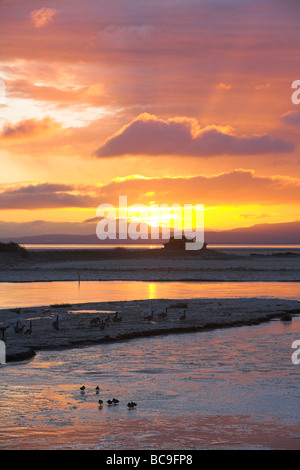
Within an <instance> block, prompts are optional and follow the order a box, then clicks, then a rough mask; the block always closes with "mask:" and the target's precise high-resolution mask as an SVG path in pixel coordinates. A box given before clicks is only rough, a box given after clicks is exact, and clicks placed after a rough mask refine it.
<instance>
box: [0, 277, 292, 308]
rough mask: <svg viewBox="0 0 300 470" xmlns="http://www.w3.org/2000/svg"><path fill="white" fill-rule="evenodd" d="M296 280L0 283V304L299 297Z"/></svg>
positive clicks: (23, 304) (21, 305) (16, 305)
mask: <svg viewBox="0 0 300 470" xmlns="http://www.w3.org/2000/svg"><path fill="white" fill-rule="evenodd" d="M299 290H300V285H299V283H297V282H145V281H81V282H80V284H79V283H78V282H76V281H61V282H24V283H22V282H20V283H16V282H13V283H10V282H3V283H0V308H10V307H25V306H27V307H30V306H37V305H49V304H53V303H80V302H81V303H83V302H108V301H123V300H144V299H154V298H156V299H167V298H169V299H188V298H236V297H275V298H285V299H294V300H298V299H300V296H299Z"/></svg>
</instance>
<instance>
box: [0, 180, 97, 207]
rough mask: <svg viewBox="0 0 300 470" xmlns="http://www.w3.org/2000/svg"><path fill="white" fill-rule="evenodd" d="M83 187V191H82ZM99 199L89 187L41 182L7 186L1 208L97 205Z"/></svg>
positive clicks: (1, 197)
mask: <svg viewBox="0 0 300 470" xmlns="http://www.w3.org/2000/svg"><path fill="white" fill-rule="evenodd" d="M80 189H81V191H80ZM97 204H98V199H96V198H95V195H93V194H90V193H89V191H88V189H87V190H86V191H85V190H84V189H83V188H76V187H75V186H72V185H67V184H54V183H40V184H35V185H32V184H31V185H27V186H19V187H13V188H7V189H5V190H4V191H2V192H1V193H0V209H2V210H3V209H27V210H29V209H46V208H47V209H50V208H63V207H96V206H97Z"/></svg>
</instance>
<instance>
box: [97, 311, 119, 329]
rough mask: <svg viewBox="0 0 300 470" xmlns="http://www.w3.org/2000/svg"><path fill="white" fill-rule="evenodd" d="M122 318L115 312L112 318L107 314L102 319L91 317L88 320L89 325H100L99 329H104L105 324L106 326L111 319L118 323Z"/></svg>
mask: <svg viewBox="0 0 300 470" xmlns="http://www.w3.org/2000/svg"><path fill="white" fill-rule="evenodd" d="M122 320H123V317H122V316H120V314H119V312H115V313H114V316H113V317H112V319H111V318H110V316H109V314H108V315H107V317H106V318H105V319H104V320H101V319H100V317H95V318H92V319H91V322H90V325H91V326H100V328H101V330H104V328H105V327H106V326H108V325H109V324H110V322H111V321H112V322H115V323H119V322H121V321H122Z"/></svg>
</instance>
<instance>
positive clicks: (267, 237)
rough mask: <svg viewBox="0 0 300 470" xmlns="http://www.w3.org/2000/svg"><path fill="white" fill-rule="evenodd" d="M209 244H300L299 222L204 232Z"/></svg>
mask: <svg viewBox="0 0 300 470" xmlns="http://www.w3.org/2000/svg"><path fill="white" fill-rule="evenodd" d="M205 241H206V242H207V243H208V245H209V244H242V245H247V244H251V245H259V244H262V245H276V244H278V245H285V244H287V245H288V244H291V245H293V244H300V222H298V221H297V222H288V223H282V224H257V225H253V226H252V227H246V228H235V229H232V230H226V231H220V232H213V231H207V232H205Z"/></svg>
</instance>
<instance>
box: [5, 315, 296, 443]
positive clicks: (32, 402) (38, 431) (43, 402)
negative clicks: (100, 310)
mask: <svg viewBox="0 0 300 470" xmlns="http://www.w3.org/2000/svg"><path fill="white" fill-rule="evenodd" d="M299 337H300V321H299V319H298V318H295V319H294V320H293V322H291V323H286V324H284V323H282V322H280V321H272V322H270V323H268V324H262V325H257V326H252V327H241V328H235V329H234V328H230V329H228V330H216V331H210V332H202V333H190V334H182V335H169V336H167V337H164V338H161V337H160V338H152V339H136V340H133V341H131V342H125V343H118V344H107V345H105V346H100V345H99V346H93V347H86V348H81V349H73V350H67V351H44V352H40V353H39V354H38V355H37V356H36V357H35V359H34V360H32V361H30V362H28V363H23V364H9V365H6V366H3V367H2V369H1V379H2V381H1V385H0V408H1V410H2V412H1V415H2V416H1V424H0V445H2V446H3V447H4V448H10V449H17V448H43V449H46V448H53V449H56V448H70V449H72V448H76V449H82V448H103V449H141V448H148V449H150V448H152V449H153V448H154V449H178V448H182V449H184V448H185V449H193V448H211V447H212V446H215V445H218V446H222V445H225V446H226V445H228V443H229V444H230V443H231V444H232V443H234V444H235V445H236V446H237V447H239V445H241V446H242V447H243V446H244V447H250V448H251V446H253V445H256V446H258V447H259V446H262V447H268V446H269V444H270V443H271V444H272V445H273V444H274V442H276V439H279V438H280V439H282V438H289V439H290V440H289V445H294V446H297V445H299V439H298V441H297V438H296V435H297V434H298V435H299V431H300V428H299V424H300V412H299V407H298V402H299V398H298V390H299V367H300V366H298V368H297V366H295V365H293V364H292V362H291V352H292V351H291V344H292V342H293V340H295V339H299ZM83 384H85V386H86V390H85V393H84V395H82V394H81V393H80V386H81V385H83ZM96 385H99V386H100V392H99V395H98V394H96V392H95V386H96ZM112 397H116V398H118V399H120V404H119V405H118V406H116V407H109V406H107V405H106V400H107V399H111V398H112ZM99 398H101V399H103V400H104V406H103V408H102V409H99V408H98V399H99ZM132 400H134V401H135V402H137V404H138V406H137V408H136V410H128V409H127V406H126V404H127V402H128V401H132ZM293 436H294V437H293ZM297 443H298V444H297ZM278 445H282V442H281V443H280V444H279V443H278Z"/></svg>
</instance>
